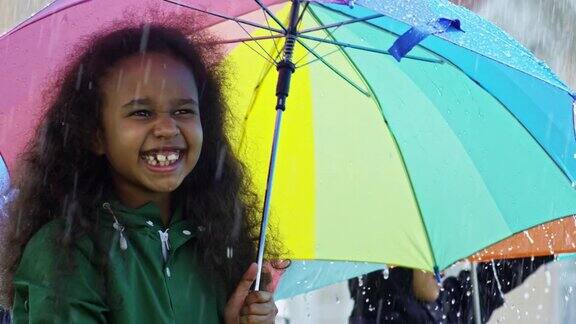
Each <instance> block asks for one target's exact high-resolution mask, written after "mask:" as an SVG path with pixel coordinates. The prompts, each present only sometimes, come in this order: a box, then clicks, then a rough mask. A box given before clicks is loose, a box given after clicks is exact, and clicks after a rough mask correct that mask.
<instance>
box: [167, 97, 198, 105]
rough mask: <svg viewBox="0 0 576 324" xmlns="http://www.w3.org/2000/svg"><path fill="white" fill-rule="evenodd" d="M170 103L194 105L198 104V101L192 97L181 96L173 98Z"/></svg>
mask: <svg viewBox="0 0 576 324" xmlns="http://www.w3.org/2000/svg"><path fill="white" fill-rule="evenodd" d="M172 104H173V105H174V106H184V105H187V104H192V105H194V106H198V101H196V100H194V99H192V98H183V99H177V100H174V101H173V102H172Z"/></svg>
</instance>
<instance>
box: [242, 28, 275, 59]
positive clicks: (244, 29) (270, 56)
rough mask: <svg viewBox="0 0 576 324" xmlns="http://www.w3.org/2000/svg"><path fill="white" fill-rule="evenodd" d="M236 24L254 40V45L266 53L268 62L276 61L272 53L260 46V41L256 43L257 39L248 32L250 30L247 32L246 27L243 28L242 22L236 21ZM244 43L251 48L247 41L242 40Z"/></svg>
mask: <svg viewBox="0 0 576 324" xmlns="http://www.w3.org/2000/svg"><path fill="white" fill-rule="evenodd" d="M237 24H238V26H239V27H240V28H242V30H243V31H244V32H245V33H246V34H247V35H248V37H250V38H251V39H252V40H253V41H254V42H256V45H258V47H260V49H261V50H262V51H264V53H266V55H268V58H269V59H270V62H273V63H274V64H276V61H274V58H273V57H272V55H270V53H268V51H266V50H265V49H264V47H262V45H261V44H260V43H258V40H257V39H256V38H255V37H254V36H252V35H251V34H250V32H248V30H246V28H244V26H242V24H240V23H238V22H237ZM244 44H246V46H248V47H250V48H252V47H251V46H250V45H248V43H246V42H244ZM252 50H254V49H252ZM257 53H258V52H257ZM261 56H262V55H261ZM266 60H267V61H268V59H266Z"/></svg>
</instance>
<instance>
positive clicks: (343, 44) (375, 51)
mask: <svg viewBox="0 0 576 324" xmlns="http://www.w3.org/2000/svg"><path fill="white" fill-rule="evenodd" d="M298 37H301V38H305V39H308V40H312V41H316V42H321V43H326V44H332V45H336V46H340V47H347V48H353V49H357V50H361V51H367V52H373V53H378V54H384V55H392V54H390V53H389V52H388V51H387V50H382V49H378V48H372V47H366V46H361V45H355V44H350V43H344V42H339V41H332V40H327V39H322V38H318V37H314V36H310V35H302V34H300V35H298ZM403 58H404V59H411V60H416V61H423V62H430V63H440V64H442V63H444V61H443V60H440V59H431V58H426V57H420V56H414V55H406V56H404V57H403Z"/></svg>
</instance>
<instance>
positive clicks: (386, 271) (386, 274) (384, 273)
mask: <svg viewBox="0 0 576 324" xmlns="http://www.w3.org/2000/svg"><path fill="white" fill-rule="evenodd" d="M382 277H383V278H384V280H387V279H388V278H390V269H388V267H386V268H384V269H383V270H382Z"/></svg>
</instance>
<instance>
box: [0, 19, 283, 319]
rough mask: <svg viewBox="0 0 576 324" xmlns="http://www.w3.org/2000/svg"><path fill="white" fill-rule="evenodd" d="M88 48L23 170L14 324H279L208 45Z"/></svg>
mask: <svg viewBox="0 0 576 324" xmlns="http://www.w3.org/2000/svg"><path fill="white" fill-rule="evenodd" d="M187 34H190V35H193V36H192V37H191V38H190V37H187V36H184V34H183V33H181V32H179V31H178V30H177V29H175V28H169V27H162V26H154V25H153V26H149V25H147V26H142V27H140V28H123V29H121V30H117V31H113V32H107V33H105V34H103V35H101V36H97V37H95V38H94V39H92V40H90V41H89V42H88V43H87V44H89V46H88V47H87V48H86V49H85V50H84V52H83V54H81V55H80V56H79V58H78V59H77V60H76V62H75V63H74V64H72V65H71V66H70V67H69V68H68V69H66V70H65V71H64V72H63V78H62V79H61V81H59V83H60V89H59V91H58V92H57V93H56V97H55V99H54V100H53V102H52V104H51V105H50V106H49V108H48V110H47V111H46V113H45V115H44V117H43V120H42V122H41V124H40V127H39V128H38V130H37V134H36V136H35V138H34V139H32V140H31V142H30V143H29V145H28V148H27V150H26V152H25V154H24V155H23V159H22V160H21V162H20V163H21V166H20V167H21V170H20V172H19V174H21V175H22V176H21V177H20V179H19V182H18V183H17V187H18V189H19V195H18V197H17V198H16V199H15V201H14V202H13V203H12V204H11V205H10V206H9V217H8V219H7V221H6V224H5V226H4V227H5V228H4V234H3V240H4V242H3V244H2V254H1V258H0V260H1V261H0V262H2V272H3V273H2V274H1V276H0V277H1V280H2V282H1V288H2V292H3V296H4V298H5V299H4V303H5V305H11V306H12V310H13V320H14V321H15V322H16V323H19V322H32V323H37V322H42V323H44V322H59V323H85V322H87V323H92V322H98V323H103V322H118V323H131V322H134V323H216V322H225V323H239V322H241V323H272V322H273V321H274V316H275V314H276V307H275V305H274V302H273V300H272V295H271V294H270V293H268V292H250V291H249V289H250V286H251V284H252V282H253V281H254V279H255V276H256V269H255V265H254V264H252V265H250V262H251V260H254V259H255V242H256V241H257V237H256V236H255V233H257V230H256V227H257V224H256V223H255V222H254V219H256V216H258V208H257V207H256V203H257V199H255V195H254V194H253V193H252V192H250V190H249V189H248V181H247V180H246V177H245V175H244V171H243V168H242V165H241V163H240V162H239V161H238V160H237V158H236V157H235V156H234V154H232V150H231V149H230V144H229V141H228V139H227V137H226V134H225V126H226V120H225V103H224V101H223V97H222V96H223V95H222V72H223V71H222V68H221V64H218V60H213V59H212V60H209V59H208V58H209V57H214V55H216V54H215V52H214V48H213V47H211V46H209V45H206V44H208V42H206V41H205V40H203V39H201V37H200V36H198V33H197V32H196V33H194V32H191V33H187Z"/></svg>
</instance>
